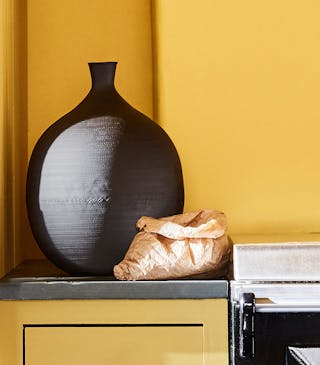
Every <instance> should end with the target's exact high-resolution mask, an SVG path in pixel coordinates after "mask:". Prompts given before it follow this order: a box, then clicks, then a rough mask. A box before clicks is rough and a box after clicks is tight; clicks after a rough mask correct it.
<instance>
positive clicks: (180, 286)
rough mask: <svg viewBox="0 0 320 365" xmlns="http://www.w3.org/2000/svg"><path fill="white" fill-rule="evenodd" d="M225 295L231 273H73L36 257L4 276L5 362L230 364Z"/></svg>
mask: <svg viewBox="0 0 320 365" xmlns="http://www.w3.org/2000/svg"><path fill="white" fill-rule="evenodd" d="M35 272H36V273H37V277H35ZM227 295H228V284H227V281H225V280H218V281H207V280H204V281H188V280H186V281H183V280H180V281H166V282H163V281H158V282H119V281H114V280H112V279H111V278H70V277H66V276H63V273H61V272H59V271H56V269H55V268H53V267H52V265H50V264H49V263H46V262H41V261H40V262H35V261H31V262H30V263H26V264H24V265H22V266H20V267H18V268H17V269H16V270H14V271H13V272H12V273H11V274H9V275H8V276H7V277H6V278H4V279H2V280H1V282H0V298H1V299H2V300H0V323H1V331H0V363H1V364H6V365H22V364H23V365H43V364H46V365H58V364H59V365H71V364H77V365H85V364H88V363H91V364H107V363H110V364H111V363H112V364H116V365H124V364H128V363H131V364H139V365H141V364H155V365H167V364H172V365H180V364H183V365H200V364H217V365H225V364H227V363H228V313H227V312H228V302H227Z"/></svg>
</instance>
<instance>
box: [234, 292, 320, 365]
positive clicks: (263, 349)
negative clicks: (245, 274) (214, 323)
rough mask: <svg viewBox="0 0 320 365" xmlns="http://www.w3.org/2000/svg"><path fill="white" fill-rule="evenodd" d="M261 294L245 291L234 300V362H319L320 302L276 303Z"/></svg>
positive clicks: (312, 364) (275, 364)
mask: <svg viewBox="0 0 320 365" xmlns="http://www.w3.org/2000/svg"><path fill="white" fill-rule="evenodd" d="M296 289H297V290H299V288H298V287H297V288H296ZM318 290H319V293H318V295H319V294H320V287H319V286H318ZM259 294H260V298H259V297H258V298H256V296H255V293H254V292H249V291H248V292H246V291H244V292H241V293H240V294H239V297H238V300H236V301H231V318H230V331H231V344H230V345H231V346H230V352H231V353H230V360H231V364H233V365H240V364H241V365H242V364H248V365H249V364H259V365H278V364H279V365H280V364H281V365H283V364H290V365H292V364H300V365H315V364H317V365H319V364H320V302H318V303H316V302H314V301H313V302H312V298H311V297H310V296H309V297H308V298H305V299H308V300H302V299H301V298H300V300H299V302H298V301H296V302H295V303H294V302H293V301H292V300H287V299H282V300H281V299H279V298H277V302H278V303H275V302H274V301H271V300H270V299H269V298H262V297H261V293H259ZM295 300H296V298H295ZM281 301H282V302H284V303H280V304H279V302H281Z"/></svg>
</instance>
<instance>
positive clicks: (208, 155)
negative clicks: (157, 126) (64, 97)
mask: <svg viewBox="0 0 320 365" xmlns="http://www.w3.org/2000/svg"><path fill="white" fill-rule="evenodd" d="M154 14H155V29H156V34H155V40H156V47H155V48H156V49H157V55H156V59H157V80H156V81H157V95H158V106H157V113H156V118H157V119H158V120H159V121H160V123H161V125H162V126H163V127H164V128H165V129H166V130H167V131H168V133H169V134H170V135H171V136H172V137H173V139H174V141H175V143H176V146H177V148H178V150H179V152H180V155H181V158H182V162H183V169H184V176H185V183H186V206H185V208H186V209H187V210H189V209H196V208H200V207H214V208H218V209H221V210H223V211H225V212H226V214H227V216H228V217H229V224H230V230H231V232H242V233H244V232H265V233H266V232H283V231H289V232H294V231H306V232H308V231H320V208H319V207H320V145H319V135H320V42H319V39H320V22H319V19H320V3H319V2H318V1H315V0H314V1H298V0H294V1H292V0H290V1H289V0H285V1H276V0H271V1H255V0H246V1H229V0H227V1H218V0H200V1H197V2H195V1H193V0H156V1H155V9H154Z"/></svg>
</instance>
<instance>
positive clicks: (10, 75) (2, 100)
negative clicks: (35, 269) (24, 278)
mask: <svg viewBox="0 0 320 365" xmlns="http://www.w3.org/2000/svg"><path fill="white" fill-rule="evenodd" d="M0 23H1V24H0V28H1V31H0V50H1V53H0V118H1V121H0V151H1V152H0V275H3V274H4V273H5V272H7V271H8V270H9V269H10V268H11V267H12V266H15V265H16V264H18V263H19V262H20V261H21V260H22V256H23V254H22V245H21V242H22V240H23V239H24V237H25V231H26V226H27V221H26V214H25V208H24V195H25V194H24V187H25V174H26V163H27V117H26V114H27V113H26V106H27V103H26V100H27V97H26V82H27V72H26V2H25V1H24V0H2V1H1V2H0Z"/></svg>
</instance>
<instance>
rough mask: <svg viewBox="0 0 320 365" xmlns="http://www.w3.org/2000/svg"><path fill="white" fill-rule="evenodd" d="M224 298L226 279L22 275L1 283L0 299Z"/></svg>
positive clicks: (226, 288) (226, 292)
mask: <svg viewBox="0 0 320 365" xmlns="http://www.w3.org/2000/svg"><path fill="white" fill-rule="evenodd" d="M221 298H228V281H227V280H177V281H175V280H172V281H130V282H128V281H104V280H97V281H94V280H92V281H89V280H80V279H77V280H70V279H69V280H63V279H62V278H57V279H56V280H55V279H54V278H50V279H48V278H44V279H41V278H33V279H32V278H27V279H23V278H21V279H11V280H2V281H1V282H0V300H67V299H78V300H84V299H221Z"/></svg>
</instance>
